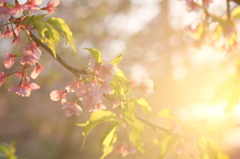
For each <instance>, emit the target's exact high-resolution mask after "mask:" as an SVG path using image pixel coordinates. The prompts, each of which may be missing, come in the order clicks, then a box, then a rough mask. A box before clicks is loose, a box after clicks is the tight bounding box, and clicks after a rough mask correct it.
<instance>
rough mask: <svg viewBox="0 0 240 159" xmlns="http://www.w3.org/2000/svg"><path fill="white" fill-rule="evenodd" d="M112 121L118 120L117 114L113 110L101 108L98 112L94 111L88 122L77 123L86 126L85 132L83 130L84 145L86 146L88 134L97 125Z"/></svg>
mask: <svg viewBox="0 0 240 159" xmlns="http://www.w3.org/2000/svg"><path fill="white" fill-rule="evenodd" d="M110 121H118V120H117V118H116V115H115V114H114V113H112V112H111V111H106V110H99V111H97V112H93V113H92V114H91V116H90V119H89V120H88V121H87V122H86V123H83V124H77V125H78V126H81V127H84V132H83V136H84V141H83V144H82V147H83V146H84V143H85V141H86V138H87V135H88V134H89V132H90V131H91V130H92V129H93V128H94V127H95V126H97V125H99V124H101V123H105V122H110Z"/></svg>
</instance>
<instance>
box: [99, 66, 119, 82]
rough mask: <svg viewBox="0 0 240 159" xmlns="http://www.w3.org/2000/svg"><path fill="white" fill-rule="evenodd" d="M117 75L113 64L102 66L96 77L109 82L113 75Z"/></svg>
mask: <svg viewBox="0 0 240 159" xmlns="http://www.w3.org/2000/svg"><path fill="white" fill-rule="evenodd" d="M116 73H117V67H116V66H115V65H113V64H108V65H102V67H101V68H100V71H99V74H98V77H99V78H101V79H103V80H105V81H108V82H111V81H112V80H113V75H115V74H116Z"/></svg>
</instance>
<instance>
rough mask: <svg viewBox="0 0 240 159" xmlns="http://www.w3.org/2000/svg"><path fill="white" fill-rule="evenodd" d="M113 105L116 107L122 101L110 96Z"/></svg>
mask: <svg viewBox="0 0 240 159" xmlns="http://www.w3.org/2000/svg"><path fill="white" fill-rule="evenodd" d="M109 100H110V103H111V107H112V108H113V109H114V108H116V107H118V106H119V105H120V101H119V100H116V99H115V98H114V97H113V96H109Z"/></svg>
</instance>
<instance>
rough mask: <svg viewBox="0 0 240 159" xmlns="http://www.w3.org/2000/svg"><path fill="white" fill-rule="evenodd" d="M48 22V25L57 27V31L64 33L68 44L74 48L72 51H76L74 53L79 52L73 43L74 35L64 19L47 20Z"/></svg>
mask: <svg viewBox="0 0 240 159" xmlns="http://www.w3.org/2000/svg"><path fill="white" fill-rule="evenodd" d="M46 22H47V23H48V24H51V25H53V26H55V27H56V28H57V30H59V31H60V32H62V33H63V35H64V36H65V37H66V44H67V43H69V44H70V46H71V47H72V49H73V50H74V52H77V50H76V48H75V46H74V43H73V40H74V39H73V34H72V32H71V30H70V28H69V27H68V25H67V24H66V23H65V21H64V20H63V19H61V18H54V17H52V18H49V19H47V21H46Z"/></svg>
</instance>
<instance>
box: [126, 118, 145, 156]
mask: <svg viewBox="0 0 240 159" xmlns="http://www.w3.org/2000/svg"><path fill="white" fill-rule="evenodd" d="M129 124H130V125H131V126H132V129H131V131H130V133H129V140H130V141H131V142H132V143H133V145H134V146H135V147H136V148H137V149H138V150H139V151H140V152H142V153H144V150H143V149H142V146H143V143H144V138H143V131H144V127H143V125H142V123H141V122H140V121H139V120H134V122H133V123H129Z"/></svg>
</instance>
